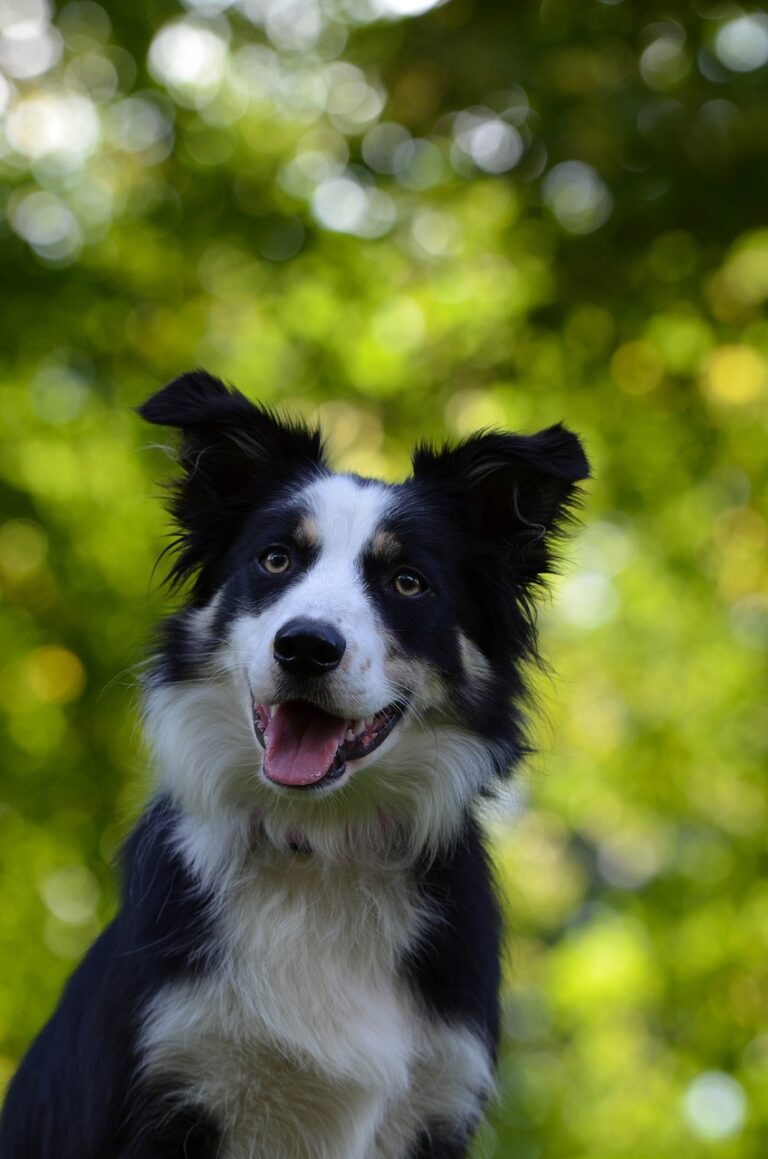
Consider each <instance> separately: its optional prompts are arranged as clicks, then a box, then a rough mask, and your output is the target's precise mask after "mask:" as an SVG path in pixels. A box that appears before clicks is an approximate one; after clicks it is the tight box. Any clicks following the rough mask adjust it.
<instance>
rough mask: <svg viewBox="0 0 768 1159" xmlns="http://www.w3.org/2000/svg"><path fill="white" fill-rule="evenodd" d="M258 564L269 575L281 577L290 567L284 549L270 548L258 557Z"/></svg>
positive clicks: (287, 555) (289, 561)
mask: <svg viewBox="0 0 768 1159" xmlns="http://www.w3.org/2000/svg"><path fill="white" fill-rule="evenodd" d="M259 563H260V564H261V566H262V567H263V568H264V571H268V572H269V574H270V575H282V574H283V572H286V571H288V568H289V567H290V566H291V557H290V555H289V554H288V552H287V551H286V550H285V548H284V547H270V549H269V551H265V552H264V554H263V555H262V556H259Z"/></svg>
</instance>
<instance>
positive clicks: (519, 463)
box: [413, 423, 590, 582]
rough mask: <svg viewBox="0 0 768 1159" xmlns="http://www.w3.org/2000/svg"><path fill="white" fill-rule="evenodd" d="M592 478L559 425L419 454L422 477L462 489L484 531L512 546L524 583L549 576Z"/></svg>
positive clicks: (416, 464) (417, 473) (416, 470)
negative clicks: (553, 548) (557, 546)
mask: <svg viewBox="0 0 768 1159" xmlns="http://www.w3.org/2000/svg"><path fill="white" fill-rule="evenodd" d="M589 473H590V472H589V463H588V461H587V457H586V455H585V453H584V449H583V447H582V445H581V442H580V441H579V439H578V438H577V436H576V435H574V434H573V433H572V432H571V431H569V430H566V428H565V427H563V426H562V425H561V424H559V423H558V424H557V425H555V426H552V427H548V428H547V429H546V430H543V431H539V432H538V433H537V434H535V435H515V434H506V433H504V432H486V433H482V432H481V433H479V434H476V435H472V436H471V437H470V438H468V439H465V440H464V441H463V442H461V443H458V444H457V445H456V446H450V445H446V446H443V447H441V448H438V449H435V448H432V447H430V446H420V447H418V448H417V449H416V451H415V452H414V455H413V474H414V478H415V479H417V480H433V481H436V480H442V481H443V482H445V481H450V482H452V483H453V484H454V485H457V486H459V487H460V488H462V489H463V491H464V494H465V497H466V498H467V499H468V502H469V508H470V512H471V516H472V517H473V518H474V519H475V520H476V523H477V527H478V531H480V532H481V533H482V534H483V535H484V536H487V537H490V538H491V539H492V540H494V541H497V542H498V541H503V542H504V543H506V544H507V545H508V547H509V548H510V549H511V555H510V562H511V563H513V564H514V565H515V568H516V571H517V574H518V576H519V578H520V580H521V581H522V582H531V581H535V580H536V579H537V578H538V577H539V576H540V575H541V574H542V573H543V572H546V571H548V570H550V567H551V562H552V561H551V555H550V539H551V537H552V536H557V535H559V534H561V533H562V531H563V529H564V527H565V525H566V524H567V522H568V518H569V515H570V513H571V511H572V509H573V506H574V504H575V502H576V501H577V499H578V487H577V484H578V483H579V481H580V480H582V479H586V478H588V477H589Z"/></svg>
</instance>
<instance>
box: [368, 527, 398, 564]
mask: <svg viewBox="0 0 768 1159" xmlns="http://www.w3.org/2000/svg"><path fill="white" fill-rule="evenodd" d="M401 551H402V548H401V546H400V541H399V540H398V538H397V536H396V535H393V534H392V532H391V531H377V532H376V534H375V535H374V537H373V539H372V540H371V554H372V555H375V556H376V557H377V558H378V559H381V560H383V561H384V563H394V562H395V560H396V559H397V558H398V557H399V555H400V553H401Z"/></svg>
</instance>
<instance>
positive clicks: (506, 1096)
mask: <svg viewBox="0 0 768 1159" xmlns="http://www.w3.org/2000/svg"><path fill="white" fill-rule="evenodd" d="M767 75H768V16H766V15H765V13H764V12H763V11H760V10H758V9H756V8H751V7H746V8H740V7H738V6H736V5H735V4H732V3H721V2H720V0H697V2H696V3H694V4H684V3H681V2H679V0H665V2H664V3H657V2H653V3H650V4H649V3H647V2H646V3H642V2H641V0H583V2H582V3H579V4H576V3H567V2H566V0H537V2H534V0H519V2H518V3H509V2H507V3H500V2H498V0H484V2H481V0H449V2H447V3H442V4H440V3H434V0H185V2H184V3H183V4H179V3H176V2H175V0H141V2H137V3H130V4H129V3H122V4H119V3H117V2H116V0H110V2H109V3H101V4H99V3H95V2H93V0H74V2H72V3H68V4H66V5H60V6H56V7H53V6H52V5H51V4H50V3H48V2H47V0H1V2H0V206H2V221H1V222H0V231H1V234H0V236H1V237H2V245H1V246H0V271H1V272H2V282H1V285H2V289H1V290H0V295H1V296H2V310H0V376H1V381H2V389H3V429H2V440H3V448H2V450H3V453H2V458H1V459H0V495H1V496H2V516H0V518H1V519H2V522H1V523H0V591H1V593H2V605H1V606H0V632H1V633H2V639H3V643H4V648H3V656H2V661H1V662H0V707H2V710H3V716H4V720H5V725H6V736H5V738H4V743H3V752H4V761H3V767H2V772H1V774H0V776H1V779H0V873H1V874H2V897H3V916H2V920H1V921H0V948H1V950H2V962H3V970H2V974H1V976H0V1051H2V1055H1V1056H0V1064H1V1065H2V1069H3V1073H4V1074H5V1075H6V1076H7V1075H10V1073H11V1071H12V1069H13V1066H14V1065H15V1060H16V1059H17V1058H18V1056H19V1054H20V1052H21V1051H22V1050H23V1048H24V1047H25V1045H26V1043H27V1042H28V1041H29V1039H30V1037H31V1035H32V1034H33V1033H34V1031H35V1030H36V1029H37V1028H38V1027H39V1026H40V1025H41V1023H42V1022H43V1021H44V1019H45V1018H46V1017H47V1015H48V1013H49V1011H50V1009H51V1007H52V1004H53V1001H54V999H55V995H56V993H57V992H58V989H59V987H60V985H61V984H62V982H63V980H64V978H65V977H66V975H67V974H68V972H69V971H70V970H71V968H72V965H73V962H74V961H75V960H76V958H77V957H78V956H79V955H80V954H81V953H82V951H83V950H84V948H85V946H86V945H87V944H88V943H89V941H90V940H91V939H92V938H93V936H94V935H95V934H96V932H97V931H98V929H99V928H100V926H101V925H102V924H103V922H104V921H105V920H106V919H107V918H108V917H109V915H110V914H111V912H112V910H113V907H114V874H113V863H114V857H115V851H116V849H117V848H118V846H119V842H120V840H121V839H122V837H123V836H124V834H125V833H126V831H127V829H128V827H129V826H130V824H131V822H132V820H133V819H134V818H135V816H136V815H137V812H138V809H139V808H140V805H141V802H142V800H143V799H144V796H145V794H146V791H147V774H146V771H145V766H146V758H145V755H144V754H143V752H142V749H141V743H140V737H139V729H138V727H137V709H136V700H137V697H136V682H137V666H140V664H141V661H142V657H143V656H144V655H145V654H146V642H147V639H148V636H149V634H150V631H151V627H152V624H153V622H154V621H155V620H156V618H157V616H158V615H159V614H161V612H162V611H163V610H164V609H166V608H167V607H168V606H169V599H168V597H167V595H165V594H164V593H163V591H162V590H161V588H160V586H159V584H158V575H157V573H155V574H154V576H153V566H154V562H155V560H156V557H157V555H158V554H159V551H160V549H161V548H162V545H163V542H164V540H163V536H164V533H165V531H166V528H165V524H164V519H163V516H162V513H161V508H160V504H159V503H158V502H157V496H158V493H159V490H160V488H159V487H158V486H157V482H156V481H157V480H159V479H162V478H163V477H167V475H168V472H169V469H170V467H169V463H168V454H167V448H163V447H157V446H156V445H155V444H156V439H157V433H156V432H153V431H151V430H150V429H149V428H146V427H145V428H143V429H142V424H141V423H140V421H139V419H138V418H137V417H136V415H135V413H134V410H133V408H134V407H135V406H136V405H138V404H139V403H140V402H141V401H142V400H143V399H144V398H145V397H146V396H147V395H148V394H150V393H151V392H152V391H153V390H155V389H156V388H157V387H158V386H159V385H161V384H162V383H163V382H165V381H167V380H169V379H171V378H173V377H175V376H176V375H177V374H178V373H179V372H180V371H182V370H184V369H188V368H190V367H194V366H198V365H202V366H205V367H206V368H207V369H209V370H210V371H212V372H213V373H215V374H217V375H218V376H220V377H222V378H224V379H226V380H228V381H232V382H234V383H235V384H237V385H238V386H239V387H240V389H242V390H243V391H245V392H246V393H247V394H249V395H251V396H252V397H255V398H259V399H261V400H263V401H265V402H267V403H268V404H270V405H276V406H279V407H280V408H285V409H287V410H289V411H294V412H297V413H301V414H304V415H312V416H319V417H320V418H321V419H322V421H323V422H324V424H325V425H326V427H327V429H328V431H329V434H330V443H331V447H332V450H333V452H334V455H335V462H336V463H337V464H338V465H339V466H341V467H344V468H350V469H355V470H359V471H360V472H361V473H363V474H384V475H385V476H387V477H391V478H394V477H398V476H402V474H403V473H404V472H405V471H406V470H407V461H408V456H407V452H408V449H409V447H410V446H411V444H412V443H413V442H415V441H418V440H419V439H422V438H424V437H428V438H442V437H446V436H448V437H456V436H458V435H462V434H465V433H468V432H469V431H472V430H474V429H476V428H478V427H485V426H502V427H507V428H511V429H517V430H533V429H538V428H539V427H543V426H546V425H549V424H550V423H552V422H556V421H558V420H564V421H566V422H567V423H568V425H569V426H571V427H573V428H574V429H576V430H577V431H578V432H579V433H580V434H581V435H582V436H583V438H584V440H585V443H586V445H587V448H588V450H589V453H590V457H591V459H592V461H593V465H594V475H595V479H594V483H593V484H592V485H591V487H590V489H589V495H588V500H587V505H586V508H585V512H584V523H585V530H584V532H583V533H582V534H581V536H580V537H579V539H578V541H577V542H576V543H575V544H574V548H573V552H572V559H573V562H571V563H569V564H568V565H567V566H566V567H565V568H564V574H563V575H562V576H561V577H560V578H559V579H558V580H557V581H556V582H555V583H554V584H553V591H554V599H553V601H552V603H551V605H547V606H546V607H545V608H544V610H543V613H542V635H543V643H544V648H545V651H546V653H547V655H548V657H549V658H550V660H551V661H552V665H553V669H554V671H555V673H556V675H555V677H554V678H552V677H551V676H540V677H539V679H538V685H539V694H540V699H541V701H542V703H543V706H544V712H543V713H542V714H541V717H540V719H539V728H538V750H539V751H538V755H537V756H536V757H534V758H533V759H532V760H531V761H530V762H529V763H528V766H527V768H526V770H525V771H524V772H523V773H522V774H521V776H520V777H519V779H518V783H517V797H516V805H515V807H514V808H513V809H511V810H510V816H508V817H506V818H505V819H503V820H498V819H497V820H496V821H494V822H493V823H492V827H493V831H494V844H495V849H496V854H497V858H498V862H499V868H500V880H501V883H502V887H503V891H504V895H505V899H506V903H505V904H506V908H507V911H508V919H509V926H510V951H509V956H508V964H507V975H506V991H505V1007H506V1028H507V1033H506V1042H505V1050H504V1054H503V1060H502V1069H501V1076H500V1083H499V1098H498V1103H497V1106H496V1110H495V1114H494V1117H493V1123H492V1126H491V1128H490V1129H489V1130H488V1131H487V1132H486V1134H485V1136H484V1138H483V1139H482V1140H481V1141H480V1143H479V1146H478V1154H479V1155H486V1156H490V1155H498V1156H514V1157H515V1159H563V1157H564V1156H568V1157H569V1159H570V1157H573V1159H578V1157H582V1159H608V1157H616V1159H647V1157H648V1156H653V1157H654V1159H665V1157H669V1159H673V1157H674V1159H678V1156H679V1155H681V1154H682V1155H685V1156H686V1159H688V1157H691V1159H696V1157H699V1156H701V1157H702V1159H703V1157H706V1156H709V1155H711V1154H713V1153H714V1152H715V1151H716V1152H717V1154H718V1155H720V1156H723V1157H727V1159H760V1157H761V1156H763V1154H764V1147H765V1138H766V1131H768V1093H767V1092H768V1082H767V1081H766V1076H767V1072H768V1027H766V1022H765V1019H766V1000H765V999H766V994H767V993H768V952H767V951H768V932H767V931H768V886H767V885H766V882H765V879H764V871H765V863H766V853H765V830H766V820H767V819H768V795H767V793H766V782H765V773H764V770H765V765H766V747H767V743H768V742H767V734H766V729H765V722H764V703H765V694H766V688H765V662H766V656H765V652H766V648H767V647H768V562H767V561H768V555H767V553H766V545H767V544H768V522H767V519H768V509H767V505H766V450H765V448H766V413H767V410H768V321H766V316H765V301H766V298H767V297H768V225H767V224H766V216H765V210H766V190H767V189H768V163H767V162H768V134H766V132H765V123H766V107H767V105H766V76H767ZM761 874H762V875H763V876H762V877H761Z"/></svg>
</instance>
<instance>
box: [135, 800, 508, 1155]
mask: <svg viewBox="0 0 768 1159" xmlns="http://www.w3.org/2000/svg"><path fill="white" fill-rule="evenodd" d="M206 833H209V835H210V839H211V841H212V844H213V846H214V847H216V848H219V849H220V846H219V844H218V840H217V837H216V834H215V833H212V832H210V831H207V829H206V826H205V825H200V823H199V822H193V821H191V820H190V819H186V820H185V821H183V822H182V825H181V829H180V831H179V835H178V839H179V842H180V845H181V847H182V849H183V850H185V851H186V852H187V853H192V852H193V851H194V850H196V852H195V854H194V855H195V856H196V857H197V860H198V862H201V863H202V862H205V861H210V860H211V857H212V856H214V857H215V856H216V854H213V855H212V854H211V853H209V854H208V855H205V854H203V853H202V852H201V846H202V845H203V844H205V842H206V839H207V838H206ZM210 884H211V885H212V886H213V888H214V893H215V897H216V900H217V903H218V905H217V929H218V942H217V946H216V952H215V959H213V960H212V962H211V969H210V971H209V972H207V973H206V974H205V975H204V976H203V977H202V978H200V979H198V980H195V981H186V982H183V983H176V984H173V985H171V986H170V987H168V988H167V989H166V990H164V991H163V992H161V993H160V994H159V995H158V996H157V998H156V999H155V1001H154V1002H153V1003H152V1005H151V1006H150V1008H149V1009H148V1011H147V1012H146V1017H145V1020H144V1032H143V1037H142V1043H141V1045H142V1053H143V1057H144V1060H145V1062H144V1066H145V1068H146V1070H147V1072H148V1073H149V1074H151V1075H153V1076H158V1077H161V1078H163V1077H167V1078H169V1079H170V1080H171V1081H172V1082H176V1081H178V1080H179V1079H181V1080H183V1082H184V1085H185V1090H186V1092H187V1095H188V1097H190V1098H191V1099H194V1100H195V1101H197V1102H198V1103H199V1104H201V1105H202V1106H204V1107H206V1108H208V1109H209V1110H210V1111H211V1112H212V1113H213V1114H214V1115H215V1117H216V1120H217V1121H218V1122H219V1123H220V1124H221V1125H222V1129H223V1138H222V1147H221V1151H220V1155H221V1159H251V1157H255V1156H262V1155H269V1156H270V1157H274V1159H372V1157H376V1159H404V1156H405V1155H406V1154H407V1152H408V1148H409V1147H410V1146H411V1145H412V1143H413V1140H414V1137H415V1135H416V1133H417V1132H418V1129H419V1127H420V1125H421V1124H423V1123H424V1122H425V1121H431V1122H434V1123H439V1124H445V1125H446V1127H447V1128H448V1129H449V1130H461V1128H462V1126H464V1125H466V1124H469V1123H471V1122H472V1121H473V1120H474V1119H475V1118H476V1117H477V1115H478V1114H479V1112H480V1109H481V1106H482V1103H483V1101H484V1099H485V1097H486V1096H487V1095H488V1093H489V1090H490V1086H491V1074H490V1065H489V1058H488V1052H487V1049H486V1048H485V1046H484V1045H483V1043H482V1042H481V1041H480V1040H479V1039H478V1037H477V1036H476V1035H475V1034H474V1033H473V1032H472V1031H471V1030H470V1029H468V1028H467V1027H463V1026H462V1027H459V1026H456V1027H454V1026H451V1025H448V1024H445V1023H443V1022H440V1021H435V1020H433V1019H432V1018H431V1017H430V1016H428V1015H427V1014H426V1013H425V1012H424V1011H423V1009H421V1007H420V1005H419V1004H418V1003H417V1002H416V1001H415V999H414V997H413V996H412V994H411V993H410V991H409V989H408V987H407V985H406V984H405V982H404V981H403V980H402V978H401V977H400V973H399V970H398V965H399V961H400V958H401V956H402V954H403V952H404V950H405V949H406V947H407V946H409V945H411V944H412V943H413V940H414V938H416V937H417V935H418V933H419V931H420V930H421V929H423V928H424V927H425V925H427V924H428V922H429V920H430V919H429V917H428V915H427V914H425V913H424V912H422V911H420V909H419V906H418V902H417V901H416V894H415V891H414V889H413V885H412V883H411V881H410V878H409V875H407V874H404V873H403V872H401V871H399V870H396V869H392V868H384V867H382V866H379V867H373V866H371V865H364V864H361V863H359V862H358V863H353V862H348V863H346V864H344V865H339V864H333V865H332V864H330V863H324V862H323V861H322V859H320V858H318V857H316V856H306V855H291V854H289V853H286V852H285V851H281V850H278V849H276V848H274V847H272V846H270V845H263V846H261V847H260V848H259V850H258V851H256V853H254V854H246V855H245V857H243V858H242V859H240V860H238V859H233V858H232V857H231V858H230V869H229V872H228V873H227V874H226V875H225V876H224V877H219V878H218V879H217V881H216V882H215V883H213V882H211V883H210Z"/></svg>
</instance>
